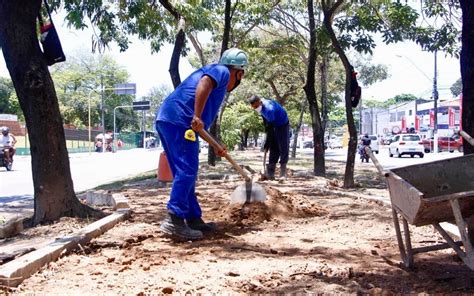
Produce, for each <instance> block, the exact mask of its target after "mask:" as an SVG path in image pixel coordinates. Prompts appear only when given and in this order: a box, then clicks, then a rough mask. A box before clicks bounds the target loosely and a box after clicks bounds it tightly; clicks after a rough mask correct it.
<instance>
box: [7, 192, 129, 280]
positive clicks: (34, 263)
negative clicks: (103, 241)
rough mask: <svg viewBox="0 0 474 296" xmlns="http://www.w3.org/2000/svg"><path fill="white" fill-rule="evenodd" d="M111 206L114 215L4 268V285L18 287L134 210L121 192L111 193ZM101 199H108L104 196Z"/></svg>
mask: <svg viewBox="0 0 474 296" xmlns="http://www.w3.org/2000/svg"><path fill="white" fill-rule="evenodd" d="M108 195H109V196H110V198H109V199H108V200H109V202H110V203H111V204H110V205H111V206H113V207H114V209H115V210H116V211H115V212H114V213H112V214H111V215H109V216H107V217H104V218H102V219H100V220H99V221H96V222H94V223H92V224H89V225H87V226H86V227H84V228H82V229H81V230H79V232H77V233H76V234H74V235H72V236H68V237H64V238H62V239H59V240H56V241H54V242H51V243H49V244H48V245H47V246H45V247H43V248H41V249H38V250H36V251H33V252H31V253H28V254H25V255H23V256H21V257H19V258H17V259H15V260H13V261H10V262H8V263H6V264H4V265H3V266H1V267H0V285H3V286H8V287H16V286H18V285H19V284H20V283H21V282H23V281H24V280H25V279H26V278H28V277H29V276H31V275H32V274H34V273H36V272H37V271H38V270H39V269H40V268H41V267H43V266H45V265H46V264H48V263H50V262H52V261H55V260H57V259H58V258H59V257H60V256H61V255H62V254H64V253H67V252H69V251H71V250H74V249H77V248H78V247H79V246H80V245H84V244H86V243H88V242H89V241H90V240H92V239H93V238H95V237H98V236H99V235H101V234H103V233H104V232H106V231H108V230H109V229H111V228H112V227H114V226H115V225H116V224H117V223H119V222H121V221H124V220H126V219H128V217H129V216H130V213H131V210H130V207H129V205H128V200H127V199H126V198H125V197H124V196H122V195H121V194H112V195H111V194H108ZM100 198H104V196H101V197H100Z"/></svg>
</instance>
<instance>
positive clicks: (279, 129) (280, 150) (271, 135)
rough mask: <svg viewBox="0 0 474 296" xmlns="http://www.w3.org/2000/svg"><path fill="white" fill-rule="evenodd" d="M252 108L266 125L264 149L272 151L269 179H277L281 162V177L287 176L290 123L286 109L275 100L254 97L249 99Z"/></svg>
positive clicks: (269, 163)
mask: <svg viewBox="0 0 474 296" xmlns="http://www.w3.org/2000/svg"><path fill="white" fill-rule="evenodd" d="M249 103H250V105H251V106H252V108H253V109H254V110H255V111H257V112H258V113H260V115H261V116H262V118H263V121H264V124H265V131H266V134H267V135H266V140H265V145H264V149H269V150H270V156H269V157H268V165H267V177H268V179H270V180H273V179H275V170H276V164H277V162H278V160H280V177H281V178H285V177H286V176H287V167H286V165H287V163H288V154H289V149H290V123H289V120H288V114H287V113H286V111H285V109H284V108H283V107H282V106H281V105H280V104H279V103H278V102H277V101H274V100H268V99H264V98H260V97H259V96H257V95H253V96H252V97H251V98H250V99H249Z"/></svg>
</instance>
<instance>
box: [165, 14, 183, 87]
mask: <svg viewBox="0 0 474 296" xmlns="http://www.w3.org/2000/svg"><path fill="white" fill-rule="evenodd" d="M184 27H185V21H184V18H183V17H180V18H179V21H178V34H176V39H175V42H174V47H173V54H172V55H171V61H170V69H169V72H170V76H171V81H172V82H173V86H174V88H177V87H178V85H179V84H180V83H181V77H180V76H179V59H180V57H181V52H182V50H183V47H184V43H185V41H186V34H185V33H184Z"/></svg>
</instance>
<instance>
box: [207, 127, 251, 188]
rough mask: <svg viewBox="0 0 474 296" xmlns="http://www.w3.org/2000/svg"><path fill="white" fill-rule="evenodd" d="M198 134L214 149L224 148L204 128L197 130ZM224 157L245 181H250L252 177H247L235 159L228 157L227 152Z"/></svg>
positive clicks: (220, 149)
mask: <svg viewBox="0 0 474 296" xmlns="http://www.w3.org/2000/svg"><path fill="white" fill-rule="evenodd" d="M198 134H199V136H200V137H201V138H202V139H203V140H204V141H206V142H208V143H209V145H211V146H212V148H214V149H215V150H218V151H222V150H225V149H224V147H222V145H221V144H219V143H218V142H217V141H216V140H215V139H214V138H213V137H212V136H211V135H210V134H209V133H208V132H207V131H206V130H204V129H202V130H201V131H199V132H198ZM224 157H225V159H227V160H228V161H229V162H230V164H232V166H233V167H234V169H236V170H237V171H238V172H239V174H241V175H242V177H244V178H245V181H251V180H252V179H251V178H250V177H249V175H248V174H247V173H246V172H245V171H244V170H243V169H242V168H241V167H240V165H239V164H238V163H236V162H235V160H234V159H233V158H232V157H230V155H229V153H227V152H226V153H224Z"/></svg>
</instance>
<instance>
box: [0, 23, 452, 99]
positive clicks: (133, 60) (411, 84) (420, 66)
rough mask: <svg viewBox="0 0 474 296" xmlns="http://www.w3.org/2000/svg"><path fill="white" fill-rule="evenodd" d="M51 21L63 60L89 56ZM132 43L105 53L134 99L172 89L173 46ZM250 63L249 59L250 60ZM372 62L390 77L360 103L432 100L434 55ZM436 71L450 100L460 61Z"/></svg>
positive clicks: (406, 47)
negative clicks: (125, 75)
mask: <svg viewBox="0 0 474 296" xmlns="http://www.w3.org/2000/svg"><path fill="white" fill-rule="evenodd" d="M53 18H54V21H55V25H56V27H57V30H58V34H59V36H60V39H61V43H62V46H63V50H64V52H65V54H66V58H67V56H68V55H69V54H74V53H75V52H78V51H89V52H90V50H91V36H92V32H91V31H90V30H86V31H77V30H72V29H70V28H67V26H65V25H64V24H63V22H62V19H63V17H62V16H61V15H56V16H54V15H53ZM132 41H133V43H132V44H131V45H130V47H129V49H128V50H127V51H126V52H124V53H120V52H119V50H118V48H117V47H116V46H114V45H112V46H111V49H110V50H106V52H105V53H106V54H108V55H112V56H113V57H115V59H116V61H117V62H118V63H119V64H120V65H122V66H124V67H125V68H126V69H127V71H128V72H129V73H130V75H131V78H130V81H129V82H130V83H136V84H137V98H140V97H141V96H144V95H147V94H148V92H149V90H150V89H151V88H153V87H158V86H161V85H167V86H169V88H171V89H172V83H171V79H170V75H169V72H168V68H169V61H170V58H171V53H172V49H173V47H172V45H166V46H164V47H163V48H162V50H161V51H160V52H159V53H157V54H151V49H150V46H149V43H148V42H147V41H140V40H138V39H136V38H135V39H132ZM251 62H252V57H250V63H251ZM372 62H373V63H379V64H384V65H386V66H387V68H388V71H389V75H390V77H389V78H388V79H386V80H384V81H382V82H378V83H376V84H374V85H371V86H364V87H363V89H362V99H364V98H367V99H374V100H386V99H389V98H392V97H394V96H395V95H398V94H403V93H408V94H414V95H415V96H419V97H422V98H430V97H431V92H432V89H433V76H434V54H433V53H429V52H424V51H422V50H421V48H420V47H419V46H418V45H416V44H414V43H413V42H405V43H400V44H394V45H384V44H380V45H378V46H377V47H376V48H375V50H374V55H373V58H372ZM52 67H54V65H53V66H52ZM437 67H438V88H439V96H440V99H441V100H443V99H450V98H451V93H450V91H449V87H450V86H451V85H452V84H453V83H454V82H455V81H456V80H457V79H458V78H460V77H461V74H460V65H459V60H458V59H454V58H449V57H445V56H444V54H443V53H438V61H437ZM356 70H357V69H356ZM192 71H193V69H192V67H191V65H190V64H189V63H188V62H187V60H186V58H181V60H180V75H181V79H184V78H185V77H186V76H187V75H188V74H190V73H191V72H192ZM0 76H4V77H9V74H8V71H7V69H6V66H5V62H4V59H3V58H0Z"/></svg>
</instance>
